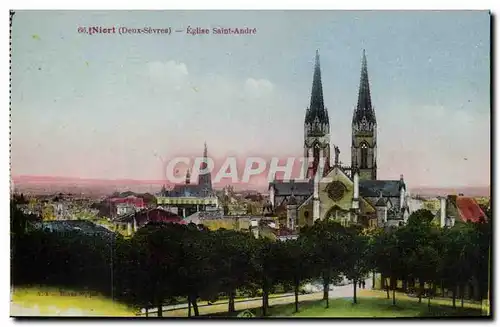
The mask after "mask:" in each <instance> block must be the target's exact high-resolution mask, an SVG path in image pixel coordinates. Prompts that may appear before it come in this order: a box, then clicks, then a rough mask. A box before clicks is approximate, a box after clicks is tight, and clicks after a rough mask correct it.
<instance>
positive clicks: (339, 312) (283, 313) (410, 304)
mask: <svg viewBox="0 0 500 327" xmlns="http://www.w3.org/2000/svg"><path fill="white" fill-rule="evenodd" d="M250 311H251V312H252V313H253V314H254V315H255V316H257V317H260V316H262V309H261V308H258V309H252V310H250ZM237 314H239V312H237V313H236V315H237ZM225 315H227V314H221V315H217V316H219V317H221V316H225ZM268 315H269V316H271V317H308V318H312V317H318V318H320V317H332V318H335V317H337V318H358V317H359V318H374V317H376V318H377V317H378V318H390V317H392V318H396V317H442V316H480V315H481V310H480V309H477V308H471V307H466V308H456V309H453V308H452V307H451V306H449V305H443V304H434V305H432V304H431V308H430V310H429V308H428V307H427V303H426V302H423V303H418V302H416V301H413V300H411V299H409V300H406V299H398V300H397V303H396V306H393V305H392V300H391V299H389V300H388V299H383V298H367V297H360V298H359V299H358V304H353V303H352V299H332V300H330V307H329V308H328V309H326V308H325V303H324V301H307V302H306V301H304V302H301V303H300V304H299V312H298V313H295V305H294V304H293V303H292V304H285V305H276V306H273V307H271V308H270V309H269V314H268Z"/></svg>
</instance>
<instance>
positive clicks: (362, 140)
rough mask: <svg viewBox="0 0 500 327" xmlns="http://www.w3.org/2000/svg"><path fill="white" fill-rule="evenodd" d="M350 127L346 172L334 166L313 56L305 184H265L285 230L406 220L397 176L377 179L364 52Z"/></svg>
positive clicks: (390, 223)
mask: <svg viewBox="0 0 500 327" xmlns="http://www.w3.org/2000/svg"><path fill="white" fill-rule="evenodd" d="M351 124H352V143H351V154H350V159H351V164H350V166H348V165H344V164H343V163H342V162H341V161H340V149H339V148H338V147H337V146H332V144H331V143H330V120H329V114H328V110H327V108H326V106H325V103H324V100H323V86H322V82H321V68H320V60H319V53H318V51H316V60H315V66H314V74H313V83H312V90H311V100H310V105H309V107H308V108H307V109H306V114H305V119H304V145H303V146H304V157H306V158H308V159H310V161H309V162H310V163H309V164H308V165H306V166H305V167H304V171H303V176H305V177H306V178H305V180H302V181H294V180H289V181H283V180H274V181H273V182H271V183H270V184H269V194H270V202H271V204H272V206H273V208H274V210H275V212H277V211H278V212H279V211H282V212H283V211H285V212H286V217H287V221H286V227H287V228H288V229H289V230H293V231H297V230H298V228H299V227H301V226H304V225H305V224H308V225H311V224H313V223H314V221H316V220H318V219H334V220H337V221H339V222H341V223H342V224H344V225H348V224H362V225H364V226H366V227H370V226H371V227H375V226H380V227H385V226H399V225H402V224H404V222H405V221H406V220H407V218H408V216H409V206H408V201H409V194H408V193H407V186H406V183H405V181H404V178H403V175H400V177H399V179H394V180H379V179H378V176H377V120H376V115H375V109H374V106H373V104H372V101H371V94H370V83H369V79H368V65H367V60H366V55H365V51H364V50H363V56H362V64H361V77H360V83H359V91H358V100H357V104H356V106H355V108H354V112H353V118H352V122H351ZM332 148H333V154H334V158H332V157H331V149H332ZM332 159H333V160H332ZM287 237H288V236H287Z"/></svg>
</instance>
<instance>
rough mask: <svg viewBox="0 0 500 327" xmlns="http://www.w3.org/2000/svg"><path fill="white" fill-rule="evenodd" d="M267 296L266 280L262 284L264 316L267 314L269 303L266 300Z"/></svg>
mask: <svg viewBox="0 0 500 327" xmlns="http://www.w3.org/2000/svg"><path fill="white" fill-rule="evenodd" d="M267 297H268V290H267V285H266V282H264V285H263V287H262V315H263V316H264V317H265V316H267V306H268V304H269V302H268V301H267Z"/></svg>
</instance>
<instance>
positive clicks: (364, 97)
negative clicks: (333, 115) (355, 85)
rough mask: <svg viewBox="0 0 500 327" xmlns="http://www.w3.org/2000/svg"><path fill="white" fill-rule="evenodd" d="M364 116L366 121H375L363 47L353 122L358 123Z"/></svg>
mask: <svg viewBox="0 0 500 327" xmlns="http://www.w3.org/2000/svg"><path fill="white" fill-rule="evenodd" d="M364 117H366V120H367V122H369V123H376V119H375V111H374V109H373V107H372V99H371V94H370V81H369V79H368V64H367V62H366V53H365V50H364V49H363V59H362V63H361V77H360V79H359V91H358V104H357V106H356V109H355V111H354V117H353V123H359V122H361V121H362V120H363V118H364Z"/></svg>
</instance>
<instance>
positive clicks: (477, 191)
mask: <svg viewBox="0 0 500 327" xmlns="http://www.w3.org/2000/svg"><path fill="white" fill-rule="evenodd" d="M410 193H411V194H412V195H422V196H445V195H449V194H457V195H458V194H460V193H463V195H465V196H473V197H476V196H485V197H489V196H491V192H490V187H489V186H463V187H442V188H438V187H414V188H411V189H410Z"/></svg>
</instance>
